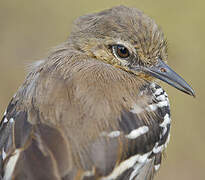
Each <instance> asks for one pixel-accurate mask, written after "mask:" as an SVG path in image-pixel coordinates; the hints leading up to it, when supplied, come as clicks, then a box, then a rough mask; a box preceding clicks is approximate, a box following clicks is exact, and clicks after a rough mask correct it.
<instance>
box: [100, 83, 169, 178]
mask: <svg viewBox="0 0 205 180" xmlns="http://www.w3.org/2000/svg"><path fill="white" fill-rule="evenodd" d="M143 88H144V89H142V91H141V92H142V93H141V96H143V95H146V96H150V97H151V98H150V99H149V105H148V106H146V107H142V104H141V103H139V104H134V105H133V107H132V108H131V109H130V111H123V112H122V114H121V117H120V118H119V119H118V121H119V129H118V130H114V131H111V132H109V133H108V132H107V133H105V135H106V136H107V137H109V138H110V139H112V140H113V139H115V138H119V139H120V140H121V141H122V142H123V147H122V149H123V150H122V152H121V155H120V156H121V160H120V162H118V165H117V166H115V168H113V170H112V172H111V173H110V174H109V175H107V176H106V177H103V178H102V180H112V179H117V180H125V179H129V180H151V179H153V177H154V176H153V175H154V173H155V172H156V171H157V170H158V169H159V167H160V164H161V158H162V152H163V150H164V149H165V148H166V146H167V143H168V142H169V133H170V108H169V100H168V97H167V94H166V92H165V91H164V90H163V89H162V88H161V87H160V86H158V85H156V84H150V85H149V86H146V87H143Z"/></svg>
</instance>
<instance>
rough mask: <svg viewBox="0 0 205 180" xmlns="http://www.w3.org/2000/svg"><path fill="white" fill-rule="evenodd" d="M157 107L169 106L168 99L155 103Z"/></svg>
mask: <svg viewBox="0 0 205 180" xmlns="http://www.w3.org/2000/svg"><path fill="white" fill-rule="evenodd" d="M157 106H158V107H165V106H169V102H168V101H160V102H158V103H157Z"/></svg>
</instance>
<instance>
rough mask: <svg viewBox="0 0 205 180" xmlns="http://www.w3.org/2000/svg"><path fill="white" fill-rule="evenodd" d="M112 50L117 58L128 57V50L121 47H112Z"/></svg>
mask: <svg viewBox="0 0 205 180" xmlns="http://www.w3.org/2000/svg"><path fill="white" fill-rule="evenodd" d="M112 49H113V53H114V55H115V56H117V57H118V58H122V59H126V58H128V57H129V56H130V53H129V50H128V49H127V48H126V47H125V46H123V45H114V46H113V47H112Z"/></svg>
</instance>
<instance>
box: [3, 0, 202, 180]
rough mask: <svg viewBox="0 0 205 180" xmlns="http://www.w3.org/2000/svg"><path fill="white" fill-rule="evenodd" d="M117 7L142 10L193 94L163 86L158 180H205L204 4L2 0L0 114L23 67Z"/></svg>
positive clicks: (132, 0) (146, 0) (139, 0)
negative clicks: (163, 139) (74, 27)
mask: <svg viewBox="0 0 205 180" xmlns="http://www.w3.org/2000/svg"><path fill="white" fill-rule="evenodd" d="M121 4H124V5H127V6H131V7H137V8H139V9H141V10H143V11H144V12H145V13H146V14H148V15H150V16H151V17H153V18H154V19H155V20H156V22H157V23H158V24H160V25H161V27H162V29H163V30H164V32H165V34H166V37H167V39H168V42H169V64H170V66H172V67H173V69H175V70H176V71H177V72H178V73H179V74H180V75H182V76H183V77H184V78H185V79H186V80H187V81H188V82H189V83H190V84H191V85H192V86H193V88H194V89H195V91H196V99H194V98H192V97H189V96H188V95H185V94H182V93H181V92H179V91H177V90H175V89H174V88H171V87H168V86H167V85H165V84H163V85H164V86H165V89H166V90H167V92H168V94H169V98H170V100H171V108H172V109H171V110H172V132H171V134H172V135H171V142H170V145H169V148H168V150H167V153H166V154H168V155H167V156H166V155H165V159H166V160H164V161H163V166H162V168H161V171H160V173H159V174H158V176H157V178H156V179H158V180H174V179H180V180H193V179H197V180H198V179H205V172H204V169H205V155H204V152H205V130H204V128H205V110H204V109H205V105H204V104H205V80H204V79H205V75H204V73H205V71H204V66H205V35H204V33H205V11H204V7H205V1H203V0H195V1H192V0H181V1H179V0H169V1H168V0H155V1H153V0H124V1H122V0H121V1H120V0H103V1H99V0H87V1H86V0H75V1H71V0H61V1H58V0H35V1H28V0H1V1H0V114H1V115H2V114H3V111H4V109H5V108H6V106H7V104H8V102H9V100H10V98H11V97H12V95H13V94H14V93H15V91H16V90H17V88H18V87H19V86H20V84H21V83H22V82H23V80H24V77H25V75H26V68H25V67H27V66H28V64H29V63H31V62H33V61H34V60H37V59H41V58H43V57H45V56H46V53H47V52H48V51H49V49H50V48H51V47H53V46H56V45H57V44H59V43H60V42H62V41H64V40H65V39H66V38H67V37H68V35H69V32H70V30H71V23H72V21H73V20H74V19H75V18H76V17H78V16H81V15H84V14H87V13H92V12H96V11H100V10H103V9H106V8H110V7H112V6H116V5H121Z"/></svg>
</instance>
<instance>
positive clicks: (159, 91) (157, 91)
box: [154, 88, 163, 96]
mask: <svg viewBox="0 0 205 180" xmlns="http://www.w3.org/2000/svg"><path fill="white" fill-rule="evenodd" d="M162 92H163V89H162V88H158V89H157V90H156V91H155V92H154V94H155V95H156V96H158V95H160V94H161V93H162Z"/></svg>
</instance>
